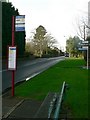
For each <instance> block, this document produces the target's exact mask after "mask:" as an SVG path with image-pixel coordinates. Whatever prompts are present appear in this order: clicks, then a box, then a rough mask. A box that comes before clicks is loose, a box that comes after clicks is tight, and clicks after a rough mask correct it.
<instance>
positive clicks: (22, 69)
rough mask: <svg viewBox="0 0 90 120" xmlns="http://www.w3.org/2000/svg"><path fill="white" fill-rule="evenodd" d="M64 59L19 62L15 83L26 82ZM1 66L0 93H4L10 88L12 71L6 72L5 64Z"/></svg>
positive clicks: (39, 59)
mask: <svg viewBox="0 0 90 120" xmlns="http://www.w3.org/2000/svg"><path fill="white" fill-rule="evenodd" d="M64 59H65V58H64V57H54V58H38V59H35V60H23V61H21V60H19V61H18V62H17V70H16V71H15V83H18V82H21V81H24V80H28V79H30V78H32V77H33V76H36V75H37V74H39V73H41V72H43V71H44V70H46V69H48V68H49V67H51V66H52V65H54V64H56V63H58V62H59V61H61V60H64ZM2 66H3V70H2V71H0V72H2V91H4V90H6V89H7V88H9V87H11V84H12V83H11V81H12V71H8V70H7V68H6V63H4V64H3V65H2Z"/></svg>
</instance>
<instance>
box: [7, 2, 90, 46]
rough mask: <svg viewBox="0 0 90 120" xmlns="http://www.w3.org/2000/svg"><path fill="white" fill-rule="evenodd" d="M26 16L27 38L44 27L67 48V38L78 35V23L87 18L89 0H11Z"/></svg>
mask: <svg viewBox="0 0 90 120" xmlns="http://www.w3.org/2000/svg"><path fill="white" fill-rule="evenodd" d="M9 1H10V2H12V3H13V5H14V6H15V8H18V10H19V12H20V14H22V15H26V19H25V24H26V28H25V29H26V38H29V37H30V35H31V32H32V31H33V30H35V29H36V28H37V27H38V26H39V25H43V26H44V27H45V28H46V30H47V31H48V32H49V33H51V34H52V36H53V37H55V39H56V40H57V41H58V47H60V46H61V47H65V43H66V38H68V37H69V36H74V35H77V34H76V33H77V32H76V29H75V26H76V21H78V20H79V19H81V18H82V17H84V16H87V11H88V2H89V0H9Z"/></svg>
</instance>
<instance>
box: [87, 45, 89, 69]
mask: <svg viewBox="0 0 90 120" xmlns="http://www.w3.org/2000/svg"><path fill="white" fill-rule="evenodd" d="M88 52H89V47H87V70H88V61H89V60H88V57H89V56H88Z"/></svg>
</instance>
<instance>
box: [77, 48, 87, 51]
mask: <svg viewBox="0 0 90 120" xmlns="http://www.w3.org/2000/svg"><path fill="white" fill-rule="evenodd" d="M78 50H80V51H85V50H87V48H78Z"/></svg>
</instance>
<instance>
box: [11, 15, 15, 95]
mask: <svg viewBox="0 0 90 120" xmlns="http://www.w3.org/2000/svg"><path fill="white" fill-rule="evenodd" d="M14 22H15V20H14V16H12V47H13V46H14V26H15V25H14ZM14 78H15V72H14V70H12V96H14Z"/></svg>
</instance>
